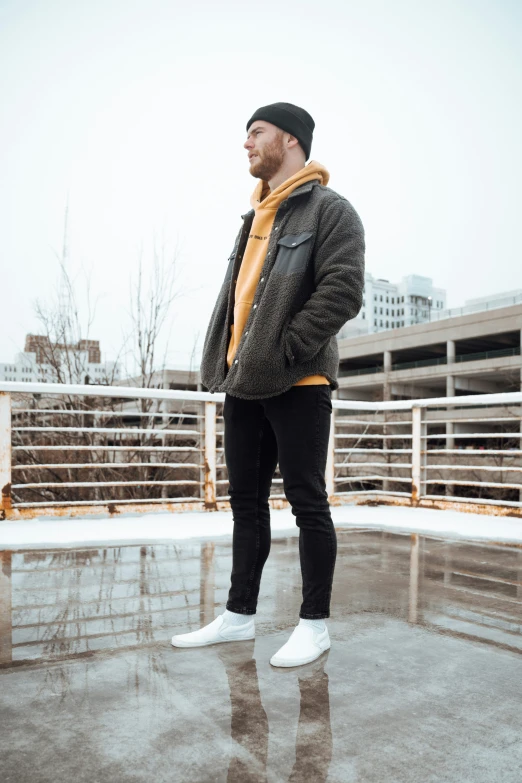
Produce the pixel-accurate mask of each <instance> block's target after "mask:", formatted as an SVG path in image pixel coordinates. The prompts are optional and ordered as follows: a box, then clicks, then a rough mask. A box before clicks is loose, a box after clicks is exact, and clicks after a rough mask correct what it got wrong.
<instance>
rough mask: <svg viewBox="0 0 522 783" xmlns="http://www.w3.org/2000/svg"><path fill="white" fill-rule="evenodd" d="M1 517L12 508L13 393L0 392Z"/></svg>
mask: <svg viewBox="0 0 522 783" xmlns="http://www.w3.org/2000/svg"><path fill="white" fill-rule="evenodd" d="M0 489H1V492H2V495H1V498H0V519H5V518H6V516H7V514H8V513H9V511H10V510H11V395H10V394H9V393H8V392H0Z"/></svg>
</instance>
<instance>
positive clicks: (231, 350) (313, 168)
mask: <svg viewBox="0 0 522 783" xmlns="http://www.w3.org/2000/svg"><path fill="white" fill-rule="evenodd" d="M314 179H318V180H319V182H320V183H321V184H322V185H327V184H328V181H329V179H330V174H329V173H328V171H327V170H326V169H325V168H324V166H321V164H320V163H316V162H315V161H313V160H311V161H310V163H309V164H308V165H307V166H304V167H303V168H302V169H301V170H300V171H298V172H296V173H295V174H294V175H293V176H292V177H289V178H288V179H287V180H285V182H283V183H281V185H279V187H277V188H276V189H275V190H274V191H272V192H270V187H269V185H268V182H265V181H264V180H260V181H259V182H258V184H257V186H256V189H255V190H254V192H253V194H252V197H251V199H250V203H251V205H252V207H253V208H254V209H255V215H254V220H253V222H252V228H251V230H250V234H249V237H248V242H247V245H246V248H245V252H244V255H243V261H242V262H241V268H240V270H239V274H238V276H237V282H236V287H235V299H234V323H233V324H232V325H231V327H230V342H229V345H228V352H227V364H228V367H229V368H230V367H231V365H232V361H233V359H234V356H235V354H236V351H237V347H238V345H239V341H240V340H241V335H242V334H243V329H244V328H245V324H246V322H247V320H248V316H249V314H250V309H251V307H252V303H253V301H254V295H255V292H256V287H257V284H258V282H259V275H260V274H261V269H262V268H263V264H264V262H265V258H266V253H267V250H268V240H269V238H270V232H271V230H272V226H273V224H274V219H275V216H276V212H277V209H278V207H279V205H280V204H281V202H282V201H284V200H285V199H286V198H288V196H289V195H290V193H291V192H292V191H293V190H295V188H297V187H299V185H304V184H305V182H310V181H311V180H314ZM329 383H330V382H329V380H328V379H327V378H325V377H324V376H323V375H308V376H307V377H306V378H301V380H299V381H297V383H295V384H294V386H304V385H309V384H329Z"/></svg>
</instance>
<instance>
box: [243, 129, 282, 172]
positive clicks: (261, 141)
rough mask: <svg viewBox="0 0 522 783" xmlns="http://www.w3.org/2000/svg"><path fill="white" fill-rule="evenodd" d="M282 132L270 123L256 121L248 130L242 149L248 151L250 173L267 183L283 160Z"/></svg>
mask: <svg viewBox="0 0 522 783" xmlns="http://www.w3.org/2000/svg"><path fill="white" fill-rule="evenodd" d="M284 135H285V134H284V131H282V130H281V129H280V128H278V127H277V126H276V125H273V124H272V123H271V122H265V121H264V120H256V121H255V122H253V123H252V125H251V126H250V128H249V129H248V136H247V140H246V141H245V143H244V145H243V146H244V148H245V149H246V150H247V151H248V160H249V163H250V169H249V171H250V173H251V174H252V176H253V177H257V178H258V179H264V180H265V181H266V182H269V181H270V180H271V179H272V178H273V177H275V175H276V174H277V172H278V171H279V169H280V168H281V166H282V165H283V162H284V159H285V147H284Z"/></svg>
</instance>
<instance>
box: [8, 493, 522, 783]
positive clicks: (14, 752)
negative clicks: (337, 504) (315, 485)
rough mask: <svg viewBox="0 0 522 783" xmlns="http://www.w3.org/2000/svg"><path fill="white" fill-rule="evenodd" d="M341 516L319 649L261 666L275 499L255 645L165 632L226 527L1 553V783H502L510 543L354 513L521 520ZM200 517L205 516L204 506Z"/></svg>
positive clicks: (272, 570) (518, 625) (206, 583)
mask: <svg viewBox="0 0 522 783" xmlns="http://www.w3.org/2000/svg"><path fill="white" fill-rule="evenodd" d="M343 511H348V507H345V509H343ZM335 512H336V513H338V512H339V509H335ZM352 512H353V516H354V519H353V520H352V523H353V525H354V526H353V527H352V528H349V527H343V526H342V525H341V524H337V528H338V541H339V551H338V561H337V568H336V575H335V583H334V591H333V596H332V616H331V618H330V619H329V620H328V626H329V629H330V635H331V639H332V648H331V650H330V651H329V653H328V654H327V655H326V656H323V657H322V658H321V659H319V660H318V661H316V662H315V663H314V664H310V665H308V666H305V667H300V668H298V669H289V670H275V669H273V668H271V667H270V665H269V663H268V661H269V658H270V656H271V654H272V653H273V652H274V651H275V650H276V649H277V648H278V647H279V646H280V645H281V644H282V643H283V641H284V640H285V639H286V638H287V635H288V632H289V629H291V628H292V627H293V625H294V624H295V622H296V618H297V613H298V608H299V603H300V573H299V558H298V549H297V540H296V539H295V537H294V535H293V532H294V531H288V532H285V530H284V529H283V528H284V526H285V525H286V524H287V520H285V518H284V517H285V516H286V513H287V512H285V511H281V512H275V514H274V517H275V519H274V527H275V528H276V531H275V534H274V542H273V546H272V551H271V554H270V557H269V560H268V562H267V565H266V568H265V572H264V575H263V581H262V585H261V596H260V606H259V612H258V615H257V617H256V621H257V638H256V640H255V642H243V643H233V644H226V645H216V646H213V647H208V648H204V649H200V650H183V649H175V648H172V647H171V646H170V637H171V635H172V634H173V633H175V632H180V631H181V630H188V629H195V628H197V627H199V626H200V625H201V624H204V623H207V622H209V621H210V620H211V619H212V618H213V617H214V615H215V613H217V612H218V611H221V608H222V606H223V603H224V600H225V597H226V592H227V588H228V579H229V573H230V565H231V543H230V537H229V536H228V535H221V536H218V537H210V536H208V535H207V536H204V537H202V538H199V539H195V538H184V537H183V535H186V531H185V533H184V534H183V535H180V538H178V539H177V540H170V541H167V540H163V541H161V542H157V543H154V544H152V543H141V544H139V545H136V544H131V543H129V541H128V542H127V544H126V545H121V544H120V545H117V546H116V545H111V544H109V543H107V541H105V542H104V543H100V544H98V545H95V544H93V543H91V544H89V545H87V544H85V545H83V546H81V547H80V546H78V545H76V546H75V547H74V548H70V547H67V546H64V541H62V542H61V546H57V545H56V544H55V545H54V546H50V547H46V548H41V549H35V548H27V545H26V546H25V547H22V548H18V549H16V550H13V549H12V548H10V549H8V550H6V549H4V550H3V551H2V555H1V557H2V569H1V580H2V581H1V583H0V596H1V598H0V638H1V640H2V641H1V645H0V654H1V659H2V664H1V666H0V692H1V694H2V695H1V700H2V710H1V711H0V755H1V758H2V780H5V781H6V782H7V781H9V782H10V783H11V782H14V781H16V782H17V783H18V782H19V781H26V780H27V781H28V780H32V781H38V782H40V781H49V782H50V781H53V783H61V781H63V782H64V783H65V782H67V783H70V781H71V780H75V781H78V782H79V783H83V781H85V783H87V782H89V783H92V781H94V780H111V781H112V780H114V781H118V783H126V782H127V781H129V783H130V782H131V781H132V783H135V782H136V781H149V780H154V781H172V780H176V781H183V782H185V781H186V782H187V783H188V781H198V782H200V783H203V782H206V781H209V783H210V781H212V783H214V782H215V781H223V783H225V781H227V782H228V783H245V781H259V782H261V781H263V782H266V783H268V782H270V783H272V782H273V783H275V782H276V781H294V783H295V782H296V781H303V783H304V782H305V781H306V782H308V781H313V783H320V782H321V781H324V782H325V783H326V781H329V782H330V783H333V782H334V781H335V782H336V783H346V781H363V780H364V781H367V782H369V783H383V781H386V783H396V782H399V781H400V783H418V781H419V780H422V781H451V783H457V782H459V781H473V783H494V782H495V781H499V782H500V781H502V783H515V781H516V783H518V782H519V780H520V769H521V767H522V741H521V736H522V714H521V711H520V692H519V688H518V683H519V682H520V680H521V675H522V657H521V652H522V548H521V547H520V546H499V545H490V544H488V543H486V542H471V541H466V540H455V539H453V540H447V539H444V538H440V537H438V536H437V537H436V534H435V533H434V534H433V535H428V534H425V535H419V534H416V533H413V534H411V533H398V532H390V530H376V529H370V523H371V520H372V517H373V524H375V525H379V526H381V527H382V526H384V525H385V524H386V516H388V517H389V518H388V524H389V527H394V526H397V525H398V524H400V523H401V520H399V519H397V518H396V515H397V514H399V513H400V514H402V515H404V518H405V521H403V522H402V524H404V525H405V526H406V527H407V526H408V525H410V524H413V523H414V522H415V521H416V522H418V523H419V526H420V527H422V526H423V525H424V526H427V525H428V523H429V524H431V525H432V526H435V527H436V526H437V525H439V526H440V527H442V528H443V527H444V524H445V523H444V518H445V517H446V518H447V517H452V516H460V517H461V518H464V519H467V520H468V521H469V522H470V530H469V531H468V532H471V529H472V528H473V527H474V525H473V523H474V522H475V523H477V526H478V525H479V522H480V521H482V522H483V523H484V520H485V519H486V521H487V522H490V523H494V524H497V523H499V524H500V525H505V524H506V523H511V524H512V525H513V526H515V525H516V526H519V525H520V522H519V520H515V519H511V520H509V519H498V520H491V519H490V518H484V517H480V518H476V517H475V516H474V515H471V514H470V515H467V514H461V515H457V514H455V515H453V514H451V512H437V511H425V510H409V509H375V508H361V507H359V508H351V509H350V513H352ZM169 516H170V515H169ZM179 516H183V517H186V516H191V515H185V514H182V515H179ZM201 516H206V517H207V520H210V519H214V520H216V522H217V524H218V526H219V524H220V523H219V517H220V516H222V515H221V514H220V512H216V513H214V514H206V515H201ZM223 516H226V515H223ZM430 516H431V517H433V518H434V519H433V521H431V522H430V520H429V517H430ZM134 521H137V520H134ZM141 521H142V522H143V521H144V520H143V518H141ZM91 522H92V520H91ZM91 522H89V521H82V520H75V521H73V522H69V523H64V520H57V521H56V522H51V521H49V520H45V521H43V522H40V523H36V522H31V523H26V522H23V523H18V522H17V523H4V524H3V526H2V533H3V535H4V537H5V530H6V527H7V528H8V529H9V530H10V531H17V530H18V531H19V532H20V533H21V532H22V530H23V526H25V525H29V524H31V525H33V526H34V525H37V524H41V525H42V526H43V528H45V529H46V530H47V532H48V533H49V532H50V528H49V526H50V525H58V526H60V525H62V526H63V525H64V524H68V525H69V527H71V526H72V527H73V528H74V526H78V528H80V527H81V526H82V525H83V526H86V525H88V524H91ZM122 522H124V520H118V522H117V524H120V523H122ZM336 522H339V520H338V519H337V520H336ZM110 524H116V523H114V522H111V523H110ZM356 524H359V525H360V527H359V528H357V527H355V525H356ZM451 524H453V523H451ZM20 526H22V527H20ZM84 529H86V528H84ZM171 530H172V520H171ZM476 530H478V527H477V529H476ZM25 532H26V533H28V531H27V530H26V531H25ZM93 532H96V531H93ZM113 532H114V531H113ZM154 532H155V533H160V532H161V531H160V530H159V529H158V530H156V531H154ZM179 532H180V534H181V531H179ZM478 532H480V531H478ZM512 532H514V531H512ZM134 533H135V530H133V531H132V532H131V536H130V537H129V540H130V538H131V537H132V536H133V535H134ZM450 534H451V535H453V536H455V535H462V534H463V533H462V531H460V532H459V531H455V530H453V531H452V532H451V531H450ZM439 535H440V533H439ZM147 537H148V536H147ZM35 541H36V539H35ZM21 543H22V542H20V541H19V544H21ZM12 544H13V542H12Z"/></svg>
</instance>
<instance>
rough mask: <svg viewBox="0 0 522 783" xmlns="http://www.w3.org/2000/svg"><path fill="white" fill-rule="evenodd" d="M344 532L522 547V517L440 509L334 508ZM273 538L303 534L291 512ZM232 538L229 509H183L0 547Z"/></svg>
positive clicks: (13, 528)
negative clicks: (360, 530) (376, 532)
mask: <svg viewBox="0 0 522 783" xmlns="http://www.w3.org/2000/svg"><path fill="white" fill-rule="evenodd" d="M331 512H332V517H333V520H334V524H335V526H336V527H338V528H347V529H350V528H365V529H375V530H389V531H393V532H397V533H412V532H413V533H425V534H428V535H429V534H431V535H434V536H436V537H440V538H463V539H471V540H477V541H478V540H486V541H488V540H489V541H496V542H502V543H517V544H522V519H514V518H506V517H504V518H503V517H494V516H482V515H480V514H466V513H461V512H458V511H436V510H431V509H422V508H400V507H397V506H371V507H369V506H355V505H345V506H331ZM271 520H272V533H273V537H274V538H276V537H280V536H283V535H284V536H288V535H297V534H298V529H297V527H296V525H295V517H294V516H293V514H292V511H291V509H289V508H288V509H282V510H272V511H271ZM231 534H232V513H231V512H229V511H213V512H204V511H183V512H178V513H167V512H161V511H158V512H156V513H148V514H140V515H137V514H128V515H123V514H122V515H121V516H118V517H116V518H115V517H84V518H83V519H82V518H75V519H58V518H56V519H52V518H48V517H41V518H37V519H33V520H23V521H8V522H0V549H30V548H42V547H48V546H51V547H56V546H59V547H61V546H66V547H70V546H81V545H91V544H101V543H103V544H107V545H108V544H147V543H153V542H158V541H173V540H174V541H179V540H183V539H187V538H214V537H215V536H228V537H229V538H230V537H231Z"/></svg>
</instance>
